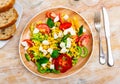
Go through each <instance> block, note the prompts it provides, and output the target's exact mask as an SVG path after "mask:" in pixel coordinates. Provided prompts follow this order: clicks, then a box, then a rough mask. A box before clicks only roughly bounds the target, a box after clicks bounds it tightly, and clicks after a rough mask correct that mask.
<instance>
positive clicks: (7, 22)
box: [0, 8, 18, 29]
mask: <svg viewBox="0 0 120 84" xmlns="http://www.w3.org/2000/svg"><path fill="white" fill-rule="evenodd" d="M17 18H18V14H17V11H16V10H15V9H14V8H11V9H10V10H8V11H6V12H2V13H0V29H1V28H6V27H8V26H11V25H13V24H14V23H15V22H16V20H17Z"/></svg>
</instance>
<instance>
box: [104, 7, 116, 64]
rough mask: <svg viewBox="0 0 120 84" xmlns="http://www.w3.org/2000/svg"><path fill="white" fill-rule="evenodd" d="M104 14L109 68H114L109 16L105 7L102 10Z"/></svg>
mask: <svg viewBox="0 0 120 84" xmlns="http://www.w3.org/2000/svg"><path fill="white" fill-rule="evenodd" d="M102 13H103V22H104V28H105V37H106V42H107V58H108V59H107V63H108V65H109V66H113V65H114V62H113V56H112V50H111V43H110V25H109V16H108V12H107V10H106V8H105V7H103V8H102Z"/></svg>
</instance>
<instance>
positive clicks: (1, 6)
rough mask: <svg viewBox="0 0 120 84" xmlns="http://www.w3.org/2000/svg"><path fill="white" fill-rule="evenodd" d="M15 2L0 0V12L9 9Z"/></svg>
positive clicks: (13, 0) (12, 0)
mask: <svg viewBox="0 0 120 84" xmlns="http://www.w3.org/2000/svg"><path fill="white" fill-rule="evenodd" d="M14 4H15V0H0V12H4V11H7V10H9V9H10V8H12V7H13V5H14Z"/></svg>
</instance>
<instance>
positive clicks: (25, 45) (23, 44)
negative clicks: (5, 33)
mask: <svg viewBox="0 0 120 84" xmlns="http://www.w3.org/2000/svg"><path fill="white" fill-rule="evenodd" d="M21 44H22V46H24V49H25V50H27V49H28V48H29V46H28V43H27V42H26V41H23V42H22V43H21Z"/></svg>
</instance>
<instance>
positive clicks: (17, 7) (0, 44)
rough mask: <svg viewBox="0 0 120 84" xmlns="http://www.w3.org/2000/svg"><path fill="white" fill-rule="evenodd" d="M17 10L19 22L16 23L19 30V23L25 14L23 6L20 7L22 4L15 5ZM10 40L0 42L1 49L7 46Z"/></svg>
mask: <svg viewBox="0 0 120 84" xmlns="http://www.w3.org/2000/svg"><path fill="white" fill-rule="evenodd" d="M14 7H15V9H16V10H17V12H18V15H19V16H18V20H17V22H16V28H18V25H19V22H20V19H21V17H22V12H23V8H22V6H21V5H20V3H18V2H16V3H15V5H14ZM9 41H10V40H5V41H0V48H2V47H3V46H5V45H6V44H7V43H8V42H9Z"/></svg>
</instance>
